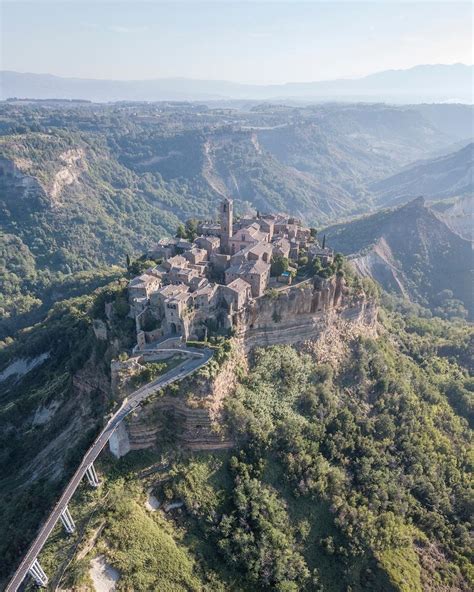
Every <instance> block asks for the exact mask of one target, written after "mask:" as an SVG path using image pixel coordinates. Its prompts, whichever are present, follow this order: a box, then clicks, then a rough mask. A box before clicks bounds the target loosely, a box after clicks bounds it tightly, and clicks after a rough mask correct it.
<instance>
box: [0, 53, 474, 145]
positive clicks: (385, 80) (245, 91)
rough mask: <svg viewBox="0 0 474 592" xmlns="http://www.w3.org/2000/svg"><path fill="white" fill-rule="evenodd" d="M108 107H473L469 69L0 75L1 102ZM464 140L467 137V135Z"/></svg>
mask: <svg viewBox="0 0 474 592" xmlns="http://www.w3.org/2000/svg"><path fill="white" fill-rule="evenodd" d="M13 97H16V98H23V99H24V98H31V99H53V98H56V99H81V100H90V101H94V102H109V101H192V100H195V101H216V100H258V101H261V100H275V101H278V100H303V101H333V100H336V101H369V102H374V101H375V102H377V101H385V102H392V103H399V104H400V103H402V104H403V103H423V102H428V103H429V102H459V103H472V97H473V66H468V65H464V64H452V65H443V64H435V65H420V66H415V67H413V68H409V69H407V70H386V71H383V72H378V73H376V74H371V75H369V76H365V77H363V78H357V79H339V80H327V81H320V82H301V83H296V82H293V83H288V84H278V85H277V84H273V85H250V84H239V83H235V82H227V81H221V80H192V79H186V78H162V79H156V80H94V79H82V78H62V77H59V76H53V75H51V74H30V73H20V72H12V71H2V72H0V98H1V99H2V100H5V99H7V98H13ZM466 135H467V134H466Z"/></svg>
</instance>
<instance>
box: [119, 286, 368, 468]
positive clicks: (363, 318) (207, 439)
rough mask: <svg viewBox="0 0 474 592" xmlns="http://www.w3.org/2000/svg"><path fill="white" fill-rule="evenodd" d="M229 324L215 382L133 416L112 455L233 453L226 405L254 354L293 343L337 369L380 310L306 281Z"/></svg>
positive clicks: (205, 380) (196, 384) (202, 377)
mask: <svg viewBox="0 0 474 592" xmlns="http://www.w3.org/2000/svg"><path fill="white" fill-rule="evenodd" d="M233 321H234V329H235V336H234V338H233V339H232V352H231V356H230V358H229V359H228V360H227V361H226V362H225V363H224V364H222V365H221V366H220V368H219V369H218V371H217V373H216V374H215V375H213V376H212V378H209V377H208V376H206V372H207V371H204V372H200V373H198V374H197V375H196V376H194V377H192V378H191V379H187V380H186V381H184V382H183V383H181V385H180V386H179V387H176V389H172V390H171V392H166V393H164V395H162V396H159V397H157V398H155V399H154V400H152V401H150V402H149V403H148V404H147V405H145V406H144V407H142V408H140V409H138V410H137V412H136V413H135V414H134V415H133V416H131V417H130V418H129V419H128V420H127V422H126V424H125V427H126V432H124V431H122V432H121V433H120V434H118V435H117V438H116V439H114V442H113V443H112V446H111V450H112V452H113V453H114V454H115V455H116V456H123V455H124V454H126V453H127V452H128V451H129V450H137V449H143V448H153V447H156V446H159V445H160V442H164V441H166V440H168V441H169V439H170V438H174V439H175V441H176V443H178V444H179V445H181V446H184V447H185V448H188V449H191V450H212V449H220V448H229V447H232V446H233V442H232V439H231V438H230V437H229V435H228V434H226V433H225V430H224V428H223V421H222V419H223V418H222V413H223V402H224V399H225V398H226V397H228V396H231V395H232V392H233V391H234V389H235V387H236V384H237V382H238V377H239V376H242V375H243V374H245V373H246V371H247V368H248V363H247V355H248V353H249V352H250V351H251V350H252V349H253V348H255V347H260V346H269V345H276V344H291V345H295V344H298V346H299V347H301V348H305V349H306V350H307V351H311V352H312V353H314V354H315V355H316V357H318V358H320V359H322V360H324V361H331V362H333V363H338V361H339V358H340V357H341V356H342V355H343V353H344V351H345V349H344V348H345V345H344V343H345V341H348V340H349V339H351V338H353V337H355V336H356V335H360V334H361V333H362V334H364V335H367V334H372V335H374V334H375V333H376V329H377V305H376V303H375V302H374V301H373V300H370V299H368V298H366V296H365V295H364V294H363V293H354V292H351V291H349V290H348V289H347V287H346V286H345V283H344V279H343V278H342V277H340V278H332V279H329V280H322V279H318V280H316V282H315V283H314V282H313V280H308V281H305V282H302V283H300V284H298V285H295V286H292V287H289V288H285V289H281V290H280V291H274V292H270V293H269V294H268V295H265V296H263V297H262V298H258V299H256V300H255V301H254V303H253V305H252V306H251V307H250V308H249V309H247V310H245V311H244V312H241V313H239V314H237V315H236V316H234V319H233ZM128 366H129V368H131V367H132V366H133V364H131V365H130V363H128ZM122 372H123V370H122ZM127 375H128V376H130V374H127ZM122 388H126V387H125V386H122Z"/></svg>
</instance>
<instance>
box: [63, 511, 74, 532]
mask: <svg viewBox="0 0 474 592" xmlns="http://www.w3.org/2000/svg"><path fill="white" fill-rule="evenodd" d="M60 518H61V522H62V523H63V526H64V530H65V531H66V532H67V533H68V534H72V533H73V532H74V531H75V530H76V525H75V524H74V520H73V519H72V516H71V512H70V511H69V508H68V507H67V506H66V507H65V508H64V510H63V511H62V512H61V516H60Z"/></svg>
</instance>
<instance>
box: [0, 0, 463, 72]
mask: <svg viewBox="0 0 474 592" xmlns="http://www.w3.org/2000/svg"><path fill="white" fill-rule="evenodd" d="M1 2H2V8H1V33H2V48H1V49H2V51H1V64H0V65H1V68H2V69H5V70H18V71H20V72H48V73H51V74H57V75H61V76H77V77H90V78H115V79H142V78H162V77H178V76H183V77H190V78H206V79H221V80H233V81H240V82H252V83H270V82H275V83H280V82H289V81H310V80H323V79H331V78H336V77H355V76H362V75H365V74H369V73H372V72H375V71H379V70H385V69H389V68H406V67H410V66H413V65H416V64H427V63H454V62H464V63H472V41H471V39H472V6H471V4H470V3H469V2H462V3H461V2H456V1H451V2H437V1H423V2H416V3H415V2H406V1H401V0H399V1H397V2H388V1H386V0H378V1H373V2H358V1H354V0H353V1H349V2H338V1H337V0H332V1H331V2H320V1H314V0H313V1H308V2H300V1H299V0H287V1H277V2H265V1H263V2H254V1H240V2H230V1H227V0H219V2H198V1H195V0H182V1H180V0H174V2H169V3H166V2H160V1H159V0H156V1H148V2H141V1H136V0H128V1H126V2H115V1H112V0H96V1H95V2H85V1H81V0H62V1H52V2H51V1H50V2H44V1H43V0H36V1H33V0H31V1H30V2H21V1H19V0H1Z"/></svg>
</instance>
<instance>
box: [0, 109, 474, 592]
mask: <svg viewBox="0 0 474 592" xmlns="http://www.w3.org/2000/svg"><path fill="white" fill-rule="evenodd" d="M471 119H472V107H469V106H467V105H448V104H446V105H423V104H422V105H403V106H393V105H384V104H349V103H348V104H343V103H338V104H330V103H327V104H312V105H308V106H304V105H289V106H288V105H283V104H269V103H265V104H259V103H256V102H252V103H246V102H241V103H240V104H238V105H237V104H230V105H227V106H226V107H222V106H217V105H205V104H201V103H174V102H165V103H150V104H147V103H115V104H94V103H90V104H87V103H86V104H82V103H80V102H75V101H71V102H70V103H66V102H61V101H41V102H36V101H18V100H16V101H5V102H3V103H2V104H1V105H0V215H1V220H2V233H1V235H0V287H1V290H0V292H1V294H0V312H1V319H0V339H1V342H0V346H1V347H0V433H1V437H0V442H1V447H0V473H1V475H2V477H1V479H0V503H1V505H2V508H3V510H4V511H3V513H2V515H1V516H0V530H1V532H2V537H0V556H2V558H3V561H2V565H1V568H0V583H1V585H6V584H7V582H8V581H10V579H11V577H12V575H13V573H14V572H15V569H17V568H18V566H19V565H20V564H21V561H22V559H23V558H24V557H25V556H26V553H27V550H28V548H29V547H30V545H31V542H32V541H34V540H35V537H36V536H37V535H38V532H39V531H40V529H41V525H42V524H43V525H44V524H46V526H48V525H49V526H51V528H50V529H49V530H48V535H49V536H48V537H47V540H46V537H44V538H42V539H41V545H40V546H41V547H42V548H41V549H39V548H38V549H35V552H36V551H38V552H39V555H38V561H39V565H40V566H41V567H40V568H39V567H38V566H37V565H36V564H35V566H33V569H32V571H31V572H30V573H32V575H33V577H34V578H35V579H36V580H37V581H40V580H42V579H43V578H42V574H41V572H40V569H42V570H44V573H45V574H47V576H48V578H49V582H48V583H47V586H49V587H50V588H51V589H61V590H64V591H66V590H67V591H72V592H86V591H87V592H89V591H90V592H93V591H95V592H97V590H100V589H101V587H104V588H103V589H104V590H105V589H106V590H107V591H112V590H117V591H120V590H137V591H138V590H163V591H165V592H167V591H169V592H177V591H183V592H184V591H188V592H189V591H190V590H193V591H196V592H198V591H199V592H211V591H212V592H214V591H217V592H220V591H222V592H224V591H228V590H229V591H232V592H247V591H248V592H250V591H253V590H262V591H267V590H268V591H270V590H272V591H274V590H276V591H279V592H299V591H300V590H301V591H308V592H322V591H326V592H347V591H348V590H352V591H353V592H363V591H366V590H370V591H374V592H446V591H448V590H449V592H459V591H460V592H467V591H468V590H470V589H471V587H472V585H473V582H474V575H473V572H472V566H471V554H470V553H471V549H470V542H469V529H470V526H471V524H470V512H469V510H470V506H469V471H470V467H469V459H468V456H469V447H470V443H471V438H472V431H471V428H472V424H473V413H472V392H473V390H474V387H473V382H472V370H473V368H472V347H473V331H472V315H473V314H474V310H473V302H472V275H471V274H472V264H471V262H472V235H471V214H472V189H473V187H472V138H471V137H469V136H464V134H465V130H466V129H469V122H470V121H471ZM420 194H422V195H423V196H424V197H421V196H420ZM217 212H219V214H218V213H217ZM186 344H187V349H188V350H189V351H195V352H200V355H204V352H209V360H207V359H206V362H208V363H206V364H205V365H203V366H202V367H199V368H198V366H201V364H196V365H195V366H193V367H192V372H191V366H189V364H191V363H190V362H185V361H184V362H183V359H182V354H183V352H184V349H183V347H186ZM169 347H171V348H173V349H172V353H171V354H170V352H169V351H168V349H167V348H169ZM163 349H165V350H166V351H167V352H168V353H166V352H165V351H163ZM211 357H212V359H211ZM186 364H188V366H189V368H188V366H186ZM191 365H192V364H191ZM185 367H186V368H188V369H189V370H190V372H189V373H188V374H187V375H186V377H183V376H180V375H179V372H180V371H181V370H182V369H183V368H185ZM178 375H179V377H180V378H183V380H180V381H179V383H178V382H174V381H173V383H166V384H164V383H163V382H162V381H163V380H164V379H166V378H167V377H169V376H173V377H175V376H178ZM152 387H153V388H152ZM155 387H156V389H155ZM137 389H138V390H137ZM151 390H153V392H152V394H150V393H151ZM137 392H138V393H142V392H143V393H144V392H146V393H148V394H150V396H149V397H148V396H147V397H146V400H145V398H144V397H143V398H140V401H139V402H140V405H135V402H136V400H135V394H136V393H137ZM117 409H118V410H119V411H118V412H117ZM122 410H127V413H126V414H123V417H122V415H120V414H121V411H122ZM117 413H118V414H119V415H120V419H123V421H121V422H120V426H119V427H117V425H116V424H115V423H114V424H113V427H114V428H115V427H117V430H116V431H114V434H113V436H112V438H111V440H110V446H109V448H107V447H104V449H103V451H102V452H101V453H100V455H98V454H97V456H96V457H94V459H93V460H94V462H95V465H94V466H95V471H96V472H95V474H89V475H88V476H87V475H86V474H87V471H88V470H90V469H89V468H87V470H86V467H85V465H84V466H82V463H84V462H85V460H84V459H86V460H87V459H89V457H88V451H90V450H94V449H95V448H94V446H95V445H94V442H96V441H97V437H98V436H99V438H100V437H101V436H100V434H103V433H105V432H104V430H105V431H106V432H107V430H108V427H109V426H110V425H112V424H111V423H110V422H112V423H113V422H114V420H115V419H116V418H117ZM125 415H126V417H125ZM107 434H108V432H107ZM102 443H103V442H102V441H101V444H102ZM101 449H102V446H101ZM89 460H90V459H89ZM86 464H87V466H88V467H89V464H90V463H89V462H87V463H86ZM78 467H79V469H80V476H81V477H82V476H84V475H86V477H87V479H89V483H91V484H92V485H97V481H100V486H99V487H94V488H91V487H89V486H88V483H87V480H86V479H82V480H81V481H80V480H79V479H76V480H75V477H74V475H75V474H76V471H78ZM81 467H82V468H81ZM82 469H84V471H82ZM81 471H82V472H81ZM71 480H72V481H71ZM79 481H80V482H79ZM68 483H73V484H74V495H71V496H69V497H68V499H67V502H68V508H69V511H70V515H66V516H64V508H61V512H59V511H57V512H56V510H54V508H55V504H56V503H57V500H59V499H61V495H62V494H63V492H64V491H66V493H67V492H68ZM76 486H77V490H76ZM55 512H56V513H55ZM60 515H61V516H63V518H60ZM48 516H53V517H54V518H55V520H54V521H53V522H56V521H58V523H57V524H55V523H53V522H51V523H50V522H48ZM63 519H64V520H63ZM61 520H62V521H63V523H64V522H65V526H66V530H67V529H68V528H69V533H68V532H65V531H64V529H62V528H61ZM71 520H73V522H74V528H71ZM68 525H69V526H68ZM43 543H44V546H43ZM32 557H33V556H31V558H32ZM29 567H30V568H31V566H29ZM26 571H27V570H26V568H25V570H23V572H22V575H23V576H24V575H25V573H26ZM17 583H18V582H17ZM43 583H45V582H44V579H43ZM33 586H34V584H33V579H31V578H28V577H27V578H26V579H25V581H24V584H23V588H24V589H25V590H32V589H33ZM12 589H14V588H12Z"/></svg>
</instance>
